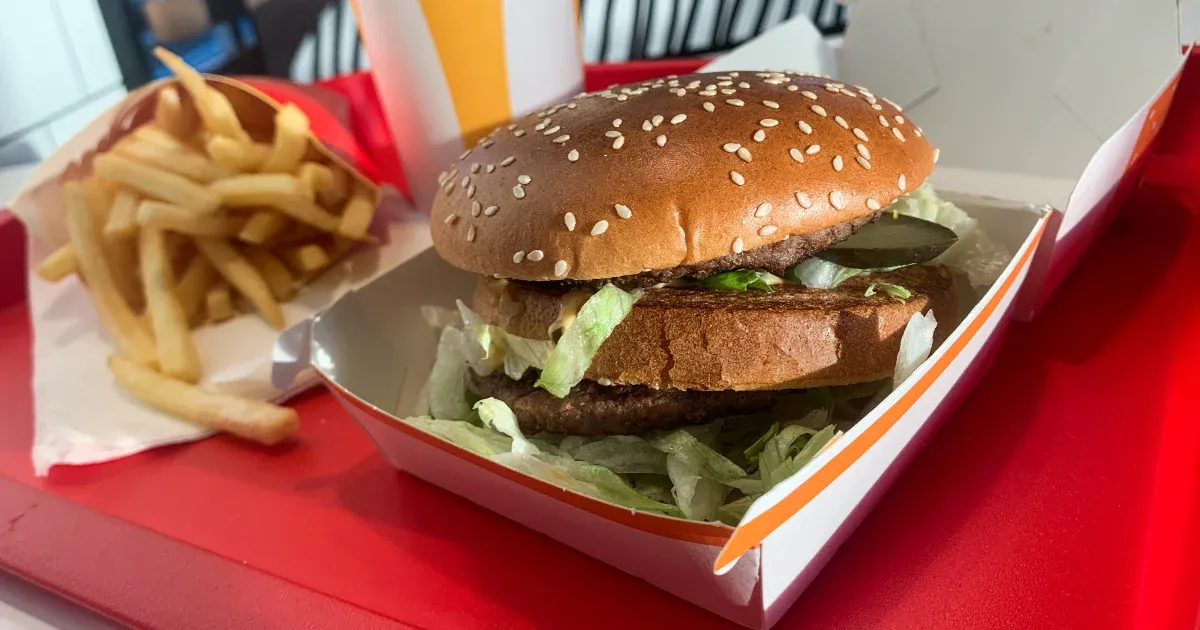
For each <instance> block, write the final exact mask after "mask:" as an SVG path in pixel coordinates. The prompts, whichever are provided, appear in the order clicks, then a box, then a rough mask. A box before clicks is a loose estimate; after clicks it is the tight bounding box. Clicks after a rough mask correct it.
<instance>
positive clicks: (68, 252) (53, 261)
mask: <svg viewBox="0 0 1200 630" xmlns="http://www.w3.org/2000/svg"><path fill="white" fill-rule="evenodd" d="M78 268H79V259H78V258H76V257H75V250H74V249H72V248H71V244H70V243H67V244H66V245H63V246H62V247H59V248H58V249H56V250H54V253H52V254H50V255H49V256H47V257H46V258H45V260H43V261H42V262H40V263H38V266H37V269H35V270H34V273H36V274H37V275H38V277H39V278H41V279H42V280H45V281H46V282H58V281H59V280H62V279H63V278H66V277H67V276H69V275H71V274H73V273H75V271H76V270H77V269H78Z"/></svg>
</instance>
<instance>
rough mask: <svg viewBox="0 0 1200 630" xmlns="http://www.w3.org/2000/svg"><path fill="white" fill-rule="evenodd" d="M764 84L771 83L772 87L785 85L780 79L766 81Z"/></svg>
mask: <svg viewBox="0 0 1200 630" xmlns="http://www.w3.org/2000/svg"><path fill="white" fill-rule="evenodd" d="M763 83H769V84H771V85H783V81H782V80H780V79H764V80H763Z"/></svg>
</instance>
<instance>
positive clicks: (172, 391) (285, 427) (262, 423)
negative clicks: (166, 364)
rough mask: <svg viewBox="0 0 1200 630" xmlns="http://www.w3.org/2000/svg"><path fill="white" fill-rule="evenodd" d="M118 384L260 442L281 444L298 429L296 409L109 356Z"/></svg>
mask: <svg viewBox="0 0 1200 630" xmlns="http://www.w3.org/2000/svg"><path fill="white" fill-rule="evenodd" d="M108 369H109V371H111V372H112V373H113V377H114V378H116V381H117V383H118V384H119V385H120V386H121V387H122V388H123V389H124V390H125V391H127V392H129V393H130V395H132V396H133V397H134V398H137V399H138V400H140V401H142V402H143V403H145V404H147V405H149V406H151V407H153V408H155V409H158V410H159V411H162V412H164V413H168V414H170V415H172V416H176V417H178V418H181V419H183V420H187V421H188V422H192V423H195V424H198V425H200V426H204V427H208V428H210V429H216V430H218V431H224V432H226V433H230V434H233V435H236V436H238V437H241V438H245V439H247V440H251V441H253V442H258V443H260V444H266V445H272V444H278V443H279V442H281V441H283V440H284V439H286V438H288V437H289V436H291V435H292V434H294V433H295V432H296V430H297V429H298V428H299V425H300V420H299V416H298V415H297V414H296V411H295V410H294V409H289V408H287V407H280V406H277V405H272V404H270V403H265V402H260V401H257V400H250V399H247V398H239V397H236V396H228V395H225V394H218V393H216V392H213V391H209V390H206V389H202V388H199V387H196V386H195V385H189V384H188V383H185V382H183V381H180V380H177V379H173V378H170V377H167V376H163V375H162V374H159V373H157V372H154V371H153V370H148V369H146V368H144V367H141V366H139V365H137V364H136V363H133V362H131V361H128V360H126V359H124V358H122V357H119V356H112V357H109V358H108Z"/></svg>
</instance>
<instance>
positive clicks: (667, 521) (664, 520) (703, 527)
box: [321, 373, 733, 547]
mask: <svg viewBox="0 0 1200 630" xmlns="http://www.w3.org/2000/svg"><path fill="white" fill-rule="evenodd" d="M321 378H322V379H323V380H324V381H325V383H326V384H327V385H328V386H329V388H330V389H332V390H333V391H334V392H336V393H337V395H338V397H339V398H340V399H342V400H345V401H347V402H349V403H350V404H351V405H353V406H354V407H356V408H358V409H359V410H360V411H362V412H363V413H365V414H367V415H368V416H370V417H371V418H373V419H375V420H378V421H380V422H383V423H385V424H387V425H389V426H392V427H395V428H396V429H399V430H400V432H402V433H404V434H406V435H408V436H409V437H412V438H415V439H417V440H420V441H421V442H424V443H425V444H428V445H429V446H432V447H434V448H436V449H438V450H441V451H443V452H445V453H447V454H449V455H453V456H455V457H458V458H459V459H462V460H465V461H467V462H469V463H471V464H475V465H476V466H479V467H480V468H482V469H484V470H485V471H487V472H488V473H491V474H496V475H500V476H501V477H504V478H505V479H508V480H509V481H512V482H515V483H518V484H520V485H522V486H525V487H526V488H529V489H530V490H534V491H536V492H539V493H541V494H544V495H546V496H548V497H550V498H552V499H555V500H558V501H562V502H563V503H566V504H568V505H571V506H573V507H577V508H579V509H581V510H584V511H587V512H591V513H592V514H595V515H596V516H599V517H600V518H603V519H606V520H609V521H613V522H615V523H619V524H621V525H625V526H628V527H632V528H634V529H637V530H639V531H643V532H646V533H648V534H654V535H657V536H663V537H665V538H671V539H674V540H682V541H685V542H691V543H696V544H701V545H708V546H710V547H720V546H722V545H724V544H725V543H726V542H727V541H728V540H729V535H730V533H731V532H732V531H733V528H731V527H728V526H725V525H721V524H719V523H704V522H700V521H684V520H680V519H675V518H670V517H666V516H658V515H656V514H647V513H645V512H635V511H633V510H630V509H629V508H624V507H620V506H616V505H612V504H611V503H605V502H604V501H600V500H599V499H594V498H592V497H589V496H586V495H582V494H578V493H576V492H574V491H571V490H567V489H565V488H562V487H559V486H556V485H554V484H552V483H550V482H548V481H543V480H541V479H538V478H537V477H530V476H529V475H526V474H525V473H522V472H518V471H516V470H513V469H511V468H509V467H507V466H505V465H503V464H498V463H496V462H494V461H492V460H490V459H488V458H486V457H483V456H481V455H478V454H476V453H472V452H471V451H468V450H465V449H463V448H461V447H459V446H456V445H455V444H453V443H451V442H447V441H446V440H443V439H442V438H440V437H437V436H436V435H431V434H429V433H426V432H424V431H422V430H420V429H418V428H416V427H414V426H412V425H410V424H408V423H407V422H404V421H403V420H399V419H397V418H395V417H394V416H391V415H389V414H387V413H384V412H383V411H380V410H379V409H377V408H375V407H374V406H372V405H370V404H368V403H366V402H364V401H362V400H361V399H359V398H358V397H356V396H355V395H354V394H351V393H350V392H349V391H347V390H346V389H345V388H343V387H342V386H341V385H338V384H337V383H335V382H333V380H332V379H330V378H329V377H328V376H326V375H325V374H324V373H321Z"/></svg>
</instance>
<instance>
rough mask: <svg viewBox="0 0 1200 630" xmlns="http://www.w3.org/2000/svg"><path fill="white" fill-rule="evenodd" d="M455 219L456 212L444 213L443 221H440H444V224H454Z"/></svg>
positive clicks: (456, 218)
mask: <svg viewBox="0 0 1200 630" xmlns="http://www.w3.org/2000/svg"><path fill="white" fill-rule="evenodd" d="M457 220H458V215H457V214H448V215H446V219H445V220H444V221H442V223H445V224H446V225H454V222H455V221H457Z"/></svg>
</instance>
